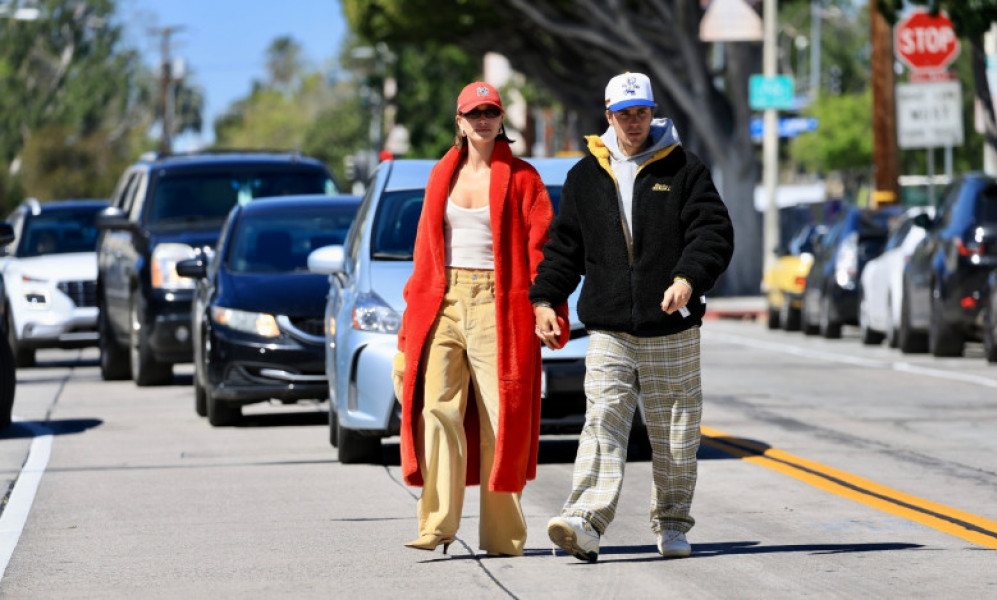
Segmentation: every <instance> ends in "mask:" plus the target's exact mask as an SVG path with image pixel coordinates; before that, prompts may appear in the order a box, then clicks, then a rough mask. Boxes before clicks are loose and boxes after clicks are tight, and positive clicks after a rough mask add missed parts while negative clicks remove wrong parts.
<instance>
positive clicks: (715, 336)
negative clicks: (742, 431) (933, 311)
mask: <svg viewBox="0 0 997 600" xmlns="http://www.w3.org/2000/svg"><path fill="white" fill-rule="evenodd" d="M703 337H704V338H706V339H712V340H717V341H721V342H728V343H731V344H740V345H742V346H750V347H752V348H758V349H760V350H768V351H770V352H781V353H782V354H792V355H793V356H803V357H806V358H816V359H819V360H826V361H833V362H839V363H846V364H850V365H855V366H858V367H867V368H871V369H887V370H892V371H901V372H903V373H914V374H916V375H924V376H927V377H936V378H938V379H948V380H951V381H960V382H963V383H971V384H975V385H980V386H983V387H989V388H995V389H997V379H991V378H989V377H983V376H980V375H970V374H968V373H956V372H952V371H945V370H942V369H933V368H931V367H920V366H917V365H913V364H911V363H908V362H898V361H884V360H873V359H869V358H860V357H857V356H846V355H844V354H835V353H833V352H824V351H821V350H812V349H810V348H802V347H800V346H793V345H790V344H784V343H775V342H765V341H762V340H756V339H754V338H749V337H743V336H740V335H734V334H730V333H717V332H714V331H704V332H703Z"/></svg>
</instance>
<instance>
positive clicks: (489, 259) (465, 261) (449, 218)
mask: <svg viewBox="0 0 997 600" xmlns="http://www.w3.org/2000/svg"><path fill="white" fill-rule="evenodd" d="M443 235H444V240H445V241H446V248H447V256H446V263H447V264H446V266H448V267H458V268H463V269H484V270H494V269H495V257H494V255H493V254H492V225H491V214H490V213H489V211H488V207H487V206H482V207H481V208H462V207H460V206H457V205H456V204H454V203H453V202H451V201H450V199H449V198H447V211H446V215H445V216H444V218H443Z"/></svg>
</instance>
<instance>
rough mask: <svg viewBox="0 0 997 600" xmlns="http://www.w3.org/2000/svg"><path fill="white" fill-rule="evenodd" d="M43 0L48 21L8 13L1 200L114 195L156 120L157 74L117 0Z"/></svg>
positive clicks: (0, 57) (1, 25)
mask: <svg viewBox="0 0 997 600" xmlns="http://www.w3.org/2000/svg"><path fill="white" fill-rule="evenodd" d="M38 4H39V8H40V9H41V17H40V18H39V19H38V20H35V21H18V20H13V19H0V90H3V92H2V93H0V166H2V169H0V173H2V175H0V203H2V204H5V205H6V206H7V207H9V206H11V205H12V204H14V203H15V202H17V201H18V200H19V199H20V197H21V196H23V195H33V196H37V197H39V198H40V199H42V200H46V199H51V198H65V197H105V196H107V195H109V194H110V192H111V188H112V186H113V184H114V181H115V179H116V178H117V175H118V174H119V173H120V172H121V170H122V169H123V168H124V166H125V165H126V164H127V163H128V162H129V161H130V160H131V159H132V158H133V157H134V155H135V154H136V153H137V152H138V151H140V150H141V149H143V147H144V146H145V145H146V144H145V135H144V133H145V131H146V130H147V129H148V128H149V126H150V125H151V123H152V120H153V107H154V106H155V93H154V89H155V88H154V80H153V77H152V75H151V74H150V73H149V72H148V70H147V69H146V68H145V67H144V66H143V65H142V62H141V59H140V56H139V55H138V54H137V53H136V52H135V51H133V50H132V49H130V48H127V47H125V46H124V44H123V43H122V32H121V27H120V26H119V25H117V24H116V23H115V20H114V17H115V10H116V6H117V3H116V1H115V0H88V1H87V2H79V1H73V0H44V1H42V2H39V3H38ZM185 101H186V102H188V103H190V102H194V103H195V104H196V100H194V99H188V100H185Z"/></svg>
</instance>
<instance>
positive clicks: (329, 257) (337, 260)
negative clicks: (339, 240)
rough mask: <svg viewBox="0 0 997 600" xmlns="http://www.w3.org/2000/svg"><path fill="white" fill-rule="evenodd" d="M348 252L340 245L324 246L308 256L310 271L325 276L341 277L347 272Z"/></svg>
mask: <svg viewBox="0 0 997 600" xmlns="http://www.w3.org/2000/svg"><path fill="white" fill-rule="evenodd" d="M345 264H346V251H345V250H344V249H343V247H342V246H340V245H338V244H337V245H335V246H323V247H321V248H318V249H316V250H313V251H312V253H311V254H309V255H308V270H309V271H311V272H312V273H321V274H323V275H339V274H341V273H342V272H343V271H344V270H345Z"/></svg>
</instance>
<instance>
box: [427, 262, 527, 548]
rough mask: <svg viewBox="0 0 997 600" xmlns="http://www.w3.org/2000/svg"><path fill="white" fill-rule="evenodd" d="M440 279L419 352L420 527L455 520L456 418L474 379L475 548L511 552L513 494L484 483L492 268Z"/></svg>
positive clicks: (458, 496) (521, 534) (450, 531)
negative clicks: (477, 456)
mask: <svg viewBox="0 0 997 600" xmlns="http://www.w3.org/2000/svg"><path fill="white" fill-rule="evenodd" d="M447 278H448V285H447V293H446V296H445V298H444V300H443V305H442V307H441V309H440V312H439V314H438V315H437V317H436V322H435V323H434V325H433V328H432V329H431V330H430V332H429V340H428V342H427V345H426V350H425V355H424V358H423V364H424V365H425V377H424V378H425V386H426V388H425V402H424V405H423V409H422V415H421V417H420V418H419V423H418V426H417V428H416V442H415V443H416V448H417V449H420V450H421V452H420V453H419V468H420V469H421V471H422V477H423V488H422V497H421V498H420V499H419V505H418V513H419V534H420V535H425V534H436V535H448V536H449V535H455V534H456V533H457V528H458V527H459V525H460V518H461V511H462V510H463V505H464V486H465V476H466V472H467V438H466V437H465V433H464V426H463V421H464V412H465V410H466V409H467V398H468V391H469V386H472V385H473V386H474V397H475V398H476V401H477V406H478V414H479V422H480V426H481V427H480V437H481V463H480V466H479V468H480V478H481V479H480V480H481V519H480V525H479V537H480V547H481V549H482V550H485V551H486V552H490V553H497V554H509V555H514V556H518V555H521V554H522V553H523V546H524V544H525V543H526V520H525V519H524V517H523V511H522V508H521V506H520V502H519V497H520V495H519V494H511V493H506V492H493V491H491V490H489V489H488V480H489V477H490V476H491V472H492V464H493V462H494V460H495V429H496V424H497V423H498V411H499V391H498V375H497V373H496V366H495V364H496V362H495V361H496V359H497V354H498V353H497V350H498V347H497V340H496V334H495V283H494V273H493V272H492V271H477V270H468V269H447Z"/></svg>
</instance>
